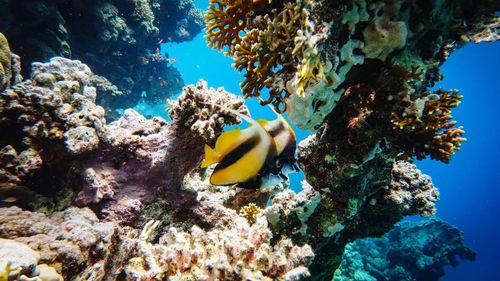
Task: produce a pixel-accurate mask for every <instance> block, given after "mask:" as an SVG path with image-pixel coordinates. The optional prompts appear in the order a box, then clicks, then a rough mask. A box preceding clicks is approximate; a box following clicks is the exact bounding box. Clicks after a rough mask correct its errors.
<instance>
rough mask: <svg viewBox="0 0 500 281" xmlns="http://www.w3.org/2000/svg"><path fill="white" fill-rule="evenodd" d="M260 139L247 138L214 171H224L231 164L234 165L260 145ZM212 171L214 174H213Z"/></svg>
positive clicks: (257, 137)
mask: <svg viewBox="0 0 500 281" xmlns="http://www.w3.org/2000/svg"><path fill="white" fill-rule="evenodd" d="M260 141H261V140H260V138H259V136H253V137H251V138H249V139H248V140H245V141H244V142H243V143H242V144H240V145H239V146H237V147H236V148H235V149H233V150H232V151H231V152H229V153H228V154H227V155H226V156H225V157H224V158H223V159H222V160H221V161H220V163H219V164H218V165H217V167H215V171H218V170H222V169H225V168H227V167H229V166H231V165H232V164H234V163H236V161H238V160H239V159H241V157H243V155H245V154H247V153H248V152H249V151H251V150H252V149H253V148H254V147H256V146H257V145H259V143H260ZM215 171H214V173H215Z"/></svg>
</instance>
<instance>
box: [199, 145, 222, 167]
mask: <svg viewBox="0 0 500 281" xmlns="http://www.w3.org/2000/svg"><path fill="white" fill-rule="evenodd" d="M219 158H220V155H219V154H217V152H215V151H214V150H213V149H212V148H211V147H210V146H208V145H207V144H205V159H204V160H203V162H202V163H201V168H206V167H208V166H210V165H212V164H215V163H217V162H219Z"/></svg>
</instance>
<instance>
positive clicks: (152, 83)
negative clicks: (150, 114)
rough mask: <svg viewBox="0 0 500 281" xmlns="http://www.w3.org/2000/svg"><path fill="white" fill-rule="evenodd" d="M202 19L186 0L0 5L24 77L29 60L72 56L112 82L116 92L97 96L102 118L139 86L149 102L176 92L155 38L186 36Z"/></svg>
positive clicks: (1, 26)
mask: <svg viewBox="0 0 500 281" xmlns="http://www.w3.org/2000/svg"><path fill="white" fill-rule="evenodd" d="M20 21H21V22H22V24H19V22H20ZM202 26H203V14H202V12H201V10H199V9H196V8H195V7H194V4H193V2H192V1H191V0H181V1H178V0H176V1H174V0H133V1H116V0H107V1H98V2H92V1H91V2H89V1H83V2H82V1H71V2H66V1H48V0H44V1H32V0H30V1H23V2H19V1H10V0H9V1H3V2H2V9H1V11H0V32H3V33H4V34H5V36H6V37H7V38H9V40H10V42H11V48H12V50H13V51H14V52H15V53H17V54H18V55H20V56H21V57H22V58H23V61H22V62H23V67H22V69H23V70H24V75H25V76H29V73H30V65H31V63H32V62H35V61H46V60H48V59H49V58H51V57H54V56H63V57H66V58H74V59H79V60H81V61H83V62H85V63H86V64H88V65H89V66H90V67H91V69H92V71H94V72H95V73H96V74H97V75H101V76H106V78H107V79H109V81H111V83H112V84H114V85H116V86H117V87H118V90H119V91H120V93H121V94H120V95H113V94H112V95H109V94H108V93H107V92H99V95H98V103H99V104H100V105H102V106H103V107H104V108H105V109H106V110H107V113H108V114H109V117H115V115H114V114H113V110H114V109H117V108H129V107H133V106H134V105H135V104H136V103H137V102H138V101H139V99H140V97H141V93H142V92H143V91H145V92H147V95H146V98H145V100H146V101H147V102H149V103H157V102H159V101H161V102H163V101H165V99H166V98H168V97H171V96H172V95H174V94H177V93H179V92H180V91H181V89H182V86H183V81H182V78H181V76H180V74H179V72H178V71H177V69H175V67H174V66H173V65H172V64H171V63H170V60H169V58H168V54H164V53H162V52H161V46H160V45H161V42H165V43H167V42H182V41H185V40H191V39H192V38H194V36H195V35H196V34H197V33H199V32H200V31H201V29H202ZM2 45H3V44H2Z"/></svg>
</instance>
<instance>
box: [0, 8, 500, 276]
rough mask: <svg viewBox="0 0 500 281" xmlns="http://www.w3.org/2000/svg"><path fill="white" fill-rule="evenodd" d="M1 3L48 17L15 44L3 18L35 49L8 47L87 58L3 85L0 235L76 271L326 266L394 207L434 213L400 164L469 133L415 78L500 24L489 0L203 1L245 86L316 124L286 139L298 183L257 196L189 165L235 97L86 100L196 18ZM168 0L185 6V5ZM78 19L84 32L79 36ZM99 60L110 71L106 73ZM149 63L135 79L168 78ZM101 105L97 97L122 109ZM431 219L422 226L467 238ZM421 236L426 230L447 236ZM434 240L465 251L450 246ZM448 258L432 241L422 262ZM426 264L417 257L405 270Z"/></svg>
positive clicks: (448, 102) (432, 192) (320, 270)
mask: <svg viewBox="0 0 500 281" xmlns="http://www.w3.org/2000/svg"><path fill="white" fill-rule="evenodd" d="M4 2H5V6H4V7H5V9H6V10H5V11H18V13H19V17H18V18H19V19H20V20H24V19H25V16H26V13H25V12H26V11H31V12H32V11H35V10H36V11H38V12H40V14H41V13H42V12H46V13H47V14H46V16H45V17H33V18H40V20H39V21H40V22H38V23H37V24H35V26H39V25H41V26H44V27H45V28H43V29H42V30H44V31H46V32H40V33H39V34H35V35H33V37H27V38H23V39H22V40H20V39H19V36H18V35H19V34H24V33H22V32H21V31H22V30H24V29H23V28H24V27H25V26H23V27H16V26H13V25H8V26H6V25H5V22H7V23H8V22H10V21H8V20H4V18H3V17H2V20H0V30H2V31H3V30H7V32H6V33H7V36H8V37H9V39H11V38H12V41H11V43H12V44H11V45H10V46H11V47H12V46H17V47H15V48H14V47H13V48H12V49H13V50H14V51H15V52H17V51H18V48H19V49H23V48H20V47H18V46H25V51H26V52H28V53H32V52H30V48H28V47H27V46H28V45H26V44H25V45H22V44H20V42H21V43H22V42H32V41H31V40H39V36H40V35H42V36H43V34H48V35H47V40H49V41H50V40H53V39H54V37H56V41H57V42H59V43H57V44H54V45H50V46H49V45H48V44H46V45H43V44H42V43H40V44H39V45H38V46H42V45H43V46H45V47H46V49H45V51H44V53H45V54H49V53H50V54H60V53H63V52H66V51H71V52H72V53H73V55H74V56H75V57H81V58H82V59H84V60H85V61H89V63H90V64H91V65H92V66H93V70H95V71H96V73H97V75H96V74H94V73H92V72H91V70H90V68H89V67H88V66H87V65H85V64H83V63H81V62H80V61H74V60H69V59H65V58H60V57H56V58H53V59H51V60H50V61H49V62H47V63H34V64H33V67H32V69H31V76H30V77H31V78H30V79H29V80H26V81H24V82H19V81H16V79H18V78H14V80H12V79H10V80H9V81H10V85H8V86H7V87H6V86H5V84H4V86H3V87H4V88H5V89H4V90H3V91H2V92H1V93H0V130H1V131H2V137H1V138H0V198H1V199H2V200H1V203H0V230H1V231H0V237H1V238H3V239H11V240H15V241H16V242H20V243H25V244H27V245H28V246H30V247H31V248H32V249H33V250H34V251H37V252H38V254H39V255H40V256H39V257H40V262H44V263H46V264H47V265H48V266H50V267H52V268H54V269H55V270H56V271H57V272H59V274H61V275H62V276H63V277H64V278H66V279H76V280H116V279H118V280H137V279H143V280H162V279H169V280H190V279H191V280H216V279H220V280H222V279H229V280H231V279H237V280H239V279H250V280H301V279H306V280H327V279H331V278H333V273H334V270H335V269H336V268H337V267H338V266H339V265H340V264H341V258H342V253H343V252H344V248H345V246H346V245H347V244H348V243H350V242H353V241H355V240H357V239H360V238H365V237H377V236H382V235H384V234H385V233H387V232H389V231H390V230H391V229H392V228H394V225H395V224H396V223H397V222H399V221H400V220H401V219H402V218H403V217H404V216H410V215H421V216H431V215H433V214H434V213H435V211H436V208H435V203H436V202H437V200H438V197H439V193H438V191H437V189H436V188H435V187H434V185H433V184H432V181H431V180H430V178H429V177H428V176H427V175H425V174H423V173H422V172H421V171H420V170H418V168H417V167H416V166H415V165H414V164H413V163H412V159H413V157H415V158H424V157H427V156H430V157H431V158H434V159H438V160H441V161H443V162H448V161H450V159H451V157H452V155H453V153H454V152H455V151H456V150H458V148H459V147H460V143H461V142H462V141H464V139H463V134H464V132H463V130H462V129H461V127H455V122H454V121H452V118H451V109H452V108H454V107H456V106H457V105H458V102H459V100H460V96H459V95H458V93H457V92H456V91H446V90H438V91H435V92H431V91H430V90H429V88H430V87H432V86H433V85H434V83H435V82H436V81H438V80H439V79H440V77H441V76H440V74H439V70H438V66H439V65H440V63H442V62H443V61H444V60H445V59H446V58H447V56H448V54H449V53H450V52H451V51H452V50H453V49H455V48H456V47H460V46H461V45H462V44H463V43H464V42H465V40H481V38H485V40H486V39H488V38H495V36H493V35H490V36H488V35H486V34H488V31H487V30H486V29H488V30H490V33H491V30H492V29H493V28H494V27H495V22H497V20H496V19H497V18H498V14H497V13H495V12H496V8H495V7H494V4H493V3H491V1H476V2H475V3H474V5H473V6H471V5H470V4H467V3H465V2H466V1H441V2H439V1H432V0H424V1H402V0H391V1H371V0H366V1H365V0H352V1H351V0H342V1H326V0H325V1H305V0H297V1H270V2H269V1H247V0H241V1H227V0H212V1H211V5H210V11H209V12H208V14H207V15H206V18H207V20H208V23H207V27H208V29H209V30H210V31H211V33H210V34H209V35H208V39H209V40H210V44H211V46H212V47H214V48H218V49H221V50H225V51H226V52H227V54H228V55H231V56H233V57H234V59H235V67H236V68H238V69H239V70H242V71H246V73H245V81H244V82H243V84H242V87H243V92H244V94H245V96H259V95H260V91H261V90H263V89H264V87H267V88H269V89H270V97H269V98H268V99H267V100H264V102H263V103H271V104H273V105H274V106H275V107H276V109H277V111H279V112H282V111H286V112H287V113H288V114H289V116H290V117H291V120H292V121H293V122H294V123H295V124H296V125H299V126H300V127H302V128H306V129H310V130H314V131H316V133H315V134H314V135H312V136H310V137H309V138H307V139H306V140H304V141H302V142H301V143H300V145H299V150H298V163H299V165H300V166H301V168H302V169H303V171H304V173H305V177H306V181H304V182H303V183H302V190H301V191H300V192H299V193H295V192H293V191H292V190H290V189H288V183H286V182H284V183H281V184H279V185H277V186H275V187H273V188H264V189H259V190H255V191H254V190H241V189H238V188H235V187H232V186H212V185H210V184H209V181H208V179H207V178H208V175H209V174H210V172H211V171H212V170H211V169H212V168H208V169H199V168H198V167H199V165H200V163H201V160H202V153H203V145H204V144H205V143H208V144H209V145H213V143H214V141H215V140H216V138H217V137H218V136H219V135H220V134H221V133H222V131H223V129H224V126H225V125H234V124H238V123H239V122H240V120H239V118H237V117H236V116H233V115H232V114H231V113H230V112H226V110H224V109H222V108H220V107H218V106H214V105H213V104H218V105H221V106H222V107H223V108H230V109H233V110H236V111H239V112H241V113H243V114H248V110H247V109H246V107H245V106H244V103H243V99H242V98H238V97H237V96H235V95H233V94H231V93H228V92H226V91H224V89H222V88H219V89H213V88H208V86H207V84H206V83H205V82H199V83H198V84H196V85H191V86H187V87H185V88H184V92H183V94H181V95H180V96H179V98H178V99H177V100H175V101H173V102H171V104H170V106H169V109H168V113H169V115H170V117H171V118H172V122H170V123H168V122H166V121H165V120H163V119H162V118H158V117H155V118H152V119H146V118H145V117H144V116H142V115H140V114H139V113H137V112H135V111H133V110H126V111H125V113H124V115H123V116H122V117H121V118H119V119H118V120H116V121H114V122H111V123H108V122H106V119H105V118H104V116H105V110H104V109H103V107H101V106H98V105H96V100H98V99H100V98H101V97H102V95H101V94H103V93H105V94H108V95H111V96H114V97H116V98H117V99H120V100H121V99H122V97H123V96H127V95H129V93H128V92H127V91H128V90H127V89H129V90H130V89H132V88H134V87H136V86H135V85H132V84H128V85H129V87H124V85H125V84H126V83H129V82H130V81H129V82H127V81H126V80H137V81H143V79H144V76H143V74H144V73H148V71H160V68H156V70H154V69H155V67H166V65H167V64H165V62H166V61H167V58H166V57H165V56H164V55H162V54H161V53H160V51H159V50H155V49H154V48H155V47H150V46H156V44H157V43H158V41H157V40H158V39H165V38H163V37H164V36H163V35H162V34H163V33H162V32H164V28H163V27H162V25H159V23H161V22H163V21H170V20H173V22H171V25H170V28H174V27H175V28H176V29H178V28H180V27H179V25H182V26H184V27H185V28H186V32H190V33H192V32H193V31H190V30H189V26H199V24H201V23H198V22H197V23H190V22H189V21H190V20H189V19H188V20H187V22H186V21H185V20H182V18H175V19H173V18H172V17H169V16H168V15H170V13H171V12H173V10H168V9H165V6H163V4H165V3H170V2H164V1H159V0H157V1H153V0H150V1H140V0H134V1H113V2H108V1H98V2H95V3H93V4H92V5H91V6H85V5H84V4H85V3H86V2H81V1H74V2H71V4H66V5H62V4H61V3H62V2H61V3H60V2H58V1H56V2H53V1H52V2H50V3H49V1H36V3H31V2H32V1H27V2H22V3H17V2H16V3H14V2H11V1H4ZM33 2H34V1H33ZM174 2H175V3H171V4H172V7H177V8H179V9H181V8H182V9H184V12H188V11H192V12H193V13H194V14H192V15H191V16H190V18H191V19H192V20H193V21H196V20H195V19H197V18H198V17H197V15H196V12H195V10H193V9H192V2H190V1H182V2H177V1H174ZM29 4H32V5H29ZM24 5H27V6H26V7H25V6H24ZM89 5H90V4H89ZM28 6H29V7H28ZM167 6H168V5H167ZM19 7H24V8H23V9H18V8H19ZM75 9H76V10H75ZM54 11H56V12H54ZM75 11H77V12H75ZM127 11H129V12H130V11H131V12H130V13H129V12H127ZM2 13H5V12H4V10H3V11H1V12H0V15H2ZM175 13H177V14H178V15H179V16H182V17H184V16H185V13H182V12H178V11H177V12H175ZM160 15H161V16H160ZM10 16H11V15H9V17H10ZM96 17H97V18H98V19H99V20H97V21H95V20H94V19H95V18H96ZM184 19H185V18H184ZM65 21H67V23H64V24H62V23H63V22H65ZM82 21H85V22H89V23H93V24H96V25H99V27H96V26H94V25H91V26H86V25H82V24H81V22H82ZM27 22H28V23H31V21H27ZM482 23H487V25H482ZM76 25H78V26H77V27H75V26H76ZM26 26H33V25H30V24H26ZM481 26H483V27H481ZM56 27H57V28H56ZM16 28H21V29H16ZM83 28H85V29H86V30H90V31H93V33H85V34H91V36H94V37H95V34H97V37H98V39H95V38H93V37H92V38H90V39H89V38H87V37H85V36H83V35H82V37H80V35H77V34H80V32H79V31H81V30H82V29H83ZM16 30H17V31H18V32H19V33H16V32H15V31H16ZM51 30H56V32H48V31H51ZM96 30H99V31H102V32H96ZM162 30H163V31H162ZM167 30H171V29H168V28H167ZM138 31H140V32H138ZM47 32H48V33H47ZM16 34H17V35H16ZM172 34H173V33H172ZM181 36H183V35H179V37H181ZM186 36H187V35H186ZM177 39H179V38H177ZM177 39H175V40H177ZM74 40H78V41H74ZM4 41H5V40H4ZM139 41H140V42H139ZM41 42H45V43H47V41H44V40H41ZM65 42H66V44H64V43H65ZM75 42H78V44H75ZM93 42H98V43H96V44H98V46H103V45H102V44H101V43H102V42H106V46H107V47H102V48H98V47H97V46H94V45H92V44H93ZM118 42H120V43H118ZM124 42H125V43H124ZM134 42H135V43H134ZM138 42H139V43H138ZM99 44H101V45H99ZM134 44H135V45H134ZM145 44H146V45H145ZM5 46H6V44H2V48H1V49H0V50H1V51H2V52H3V57H2V68H3V69H4V70H3V71H4V72H3V73H4V74H3V75H4V76H5V73H7V72H6V71H5V67H4V66H8V65H9V64H8V63H9V60H8V58H9V56H6V55H5V54H6V53H7V51H6V50H7V48H6V47H5ZM43 46H42V47H43ZM124 46H126V47H124ZM131 46H135V47H131ZM129 47H130V48H129ZM90 48H92V50H98V51H99V52H97V54H96V53H94V52H87V51H86V50H89V49H90ZM42 49H43V48H42ZM54 50H55V51H54ZM20 53H21V54H23V52H20ZM35 53H36V52H35ZM9 54H10V65H14V64H13V63H12V58H13V56H12V54H11V53H10V51H9ZM32 54H34V53H32ZM5 58H7V59H5ZM130 58H131V59H132V61H130ZM135 58H137V59H138V61H135ZM30 60H31V58H30V57H29V56H28V60H27V61H26V62H27V63H28V62H30ZM95 60H99V62H98V63H97V62H96V63H94V62H95ZM113 60H116V64H115V63H114V62H115V61H113ZM123 61H126V62H127V64H123ZM101 63H102V65H101V66H99V65H100V64H101ZM130 63H132V65H130ZM156 64H160V65H162V66H160V65H156ZM112 65H116V67H117V68H118V69H115V70H113V71H109V76H108V75H106V78H104V77H102V76H100V74H103V73H105V72H106V71H105V70H109V69H108V68H106V67H112ZM138 65H139V67H138ZM104 66H106V67H104ZM101 67H102V68H101ZM151 69H153V70H151ZM14 72H15V71H13V72H11V73H14ZM128 72H130V73H131V74H128ZM115 75H117V76H115ZM131 75H135V76H134V77H132V76H131ZM147 75H149V73H148V74H147ZM155 75H156V74H155ZM117 77H120V79H121V78H124V80H125V81H122V80H120V81H121V82H120V81H119V82H117ZM155 77H158V76H154V75H153V79H152V80H151V81H149V82H154V83H157V85H159V86H160V87H162V86H161V85H165V83H167V84H170V83H171V82H169V81H167V79H164V78H162V80H159V79H156V80H155ZM133 78H134V79H133ZM108 79H109V80H108ZM148 79H149V76H148ZM4 83H5V82H4ZM113 84H116V85H117V87H114V86H113ZM137 87H139V86H137ZM140 87H142V86H140ZM140 87H139V88H138V89H142V88H140ZM151 87H152V86H151ZM148 89H149V90H148V96H149V97H150V98H152V99H154V97H155V94H154V93H152V92H154V91H152V90H151V88H148ZM156 97H159V96H156ZM161 97H163V96H161ZM109 101H110V100H108V101H102V100H101V102H102V104H103V105H105V106H109V107H113V106H116V105H110V104H106V102H109ZM75 206H76V207H75ZM87 207H88V208H87ZM140 229H142V231H141V230H140ZM445 229H448V230H449V231H448V230H445V232H439V231H438V230H436V231H435V233H444V234H443V235H445V236H446V234H449V233H452V235H453V237H455V238H454V239H451V240H453V241H456V242H457V244H456V245H461V244H463V243H461V241H463V239H462V238H460V237H461V236H460V235H457V231H453V230H450V229H451V228H448V227H445ZM407 231H410V232H412V233H413V232H417V230H415V229H414V230H402V232H404V236H408V237H413V238H415V237H414V236H410V235H409V233H407ZM402 232H400V233H402ZM402 235H403V234H402ZM435 237H440V238H431V240H432V241H434V242H430V245H433V243H444V241H442V237H443V236H440V235H439V234H437V235H436V236H435ZM415 239H416V238H415ZM440 239H441V240H440ZM461 239H462V240H461ZM413 241H414V240H412V241H411V243H414V242H413ZM406 242H407V241H401V243H400V244H399V246H398V248H402V247H403V244H404V243H406ZM394 244H395V245H396V244H397V243H394ZM417 245H420V244H417ZM388 248H389V247H385V248H384V249H381V250H380V251H385V250H390V249H388ZM403 249H405V248H403ZM426 249H427V248H426ZM456 249H459V250H458V252H457V251H456ZM460 249H462V250H460ZM448 250H449V252H447V253H450V254H455V253H457V254H458V255H460V254H463V256H464V257H466V258H467V257H471V256H472V254H471V252H470V251H467V250H466V248H464V247H460V246H459V247H458V248H451V246H450V248H446V249H443V251H448ZM408 252H410V251H408ZM417 252H418V253H417ZM424 252H425V251H424V250H422V248H418V247H416V248H415V252H413V253H414V254H415V255H417V254H418V255H421V254H424ZM37 262H38V261H36V263H37ZM428 262H429V263H428ZM449 262H451V263H454V259H452V258H451V257H450V256H446V257H445V258H443V259H439V260H438V259H436V263H435V264H436V266H437V265H438V264H439V266H441V265H443V264H446V263H449ZM431 264H432V262H431V261H430V260H429V259H428V258H423V259H421V260H420V264H419V266H421V268H428V267H426V266H428V265H431ZM431 266H432V265H431ZM37 267H39V266H37ZM5 268H6V270H5V271H10V270H11V268H10V266H8V268H7V267H4V269H5ZM436 268H437V267H436ZM346 274H347V273H346ZM415 274H418V273H417V272H415ZM432 274H435V276H438V275H439V269H438V270H437V271H434V272H432Z"/></svg>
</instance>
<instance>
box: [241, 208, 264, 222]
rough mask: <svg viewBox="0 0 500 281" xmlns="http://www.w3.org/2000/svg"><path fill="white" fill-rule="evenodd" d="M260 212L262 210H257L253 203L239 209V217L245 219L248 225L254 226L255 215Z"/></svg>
mask: <svg viewBox="0 0 500 281" xmlns="http://www.w3.org/2000/svg"><path fill="white" fill-rule="evenodd" d="M261 211H262V209H261V208H259V207H258V206H257V205H255V204H254V203H250V204H248V205H247V206H245V207H243V208H241V210H240V215H241V216H242V217H244V218H246V219H247V221H248V223H249V224H254V223H255V221H256V220H257V215H258V214H259V213H260V212H261Z"/></svg>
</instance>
